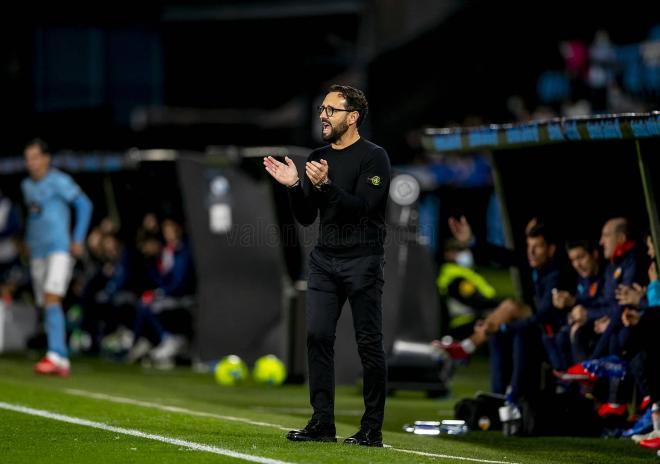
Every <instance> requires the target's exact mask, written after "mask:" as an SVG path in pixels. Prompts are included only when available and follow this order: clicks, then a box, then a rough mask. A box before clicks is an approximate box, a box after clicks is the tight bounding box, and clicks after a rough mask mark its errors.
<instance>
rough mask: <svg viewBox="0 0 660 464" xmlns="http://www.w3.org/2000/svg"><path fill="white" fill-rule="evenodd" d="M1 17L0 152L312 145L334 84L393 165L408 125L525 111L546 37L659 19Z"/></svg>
mask: <svg viewBox="0 0 660 464" xmlns="http://www.w3.org/2000/svg"><path fill="white" fill-rule="evenodd" d="M656 11H657V10H656ZM1 22H2V27H0V94H1V96H2V100H1V101H2V110H3V111H2V125H3V127H4V129H5V130H4V131H3V132H4V136H3V137H2V138H0V156H2V155H4V156H6V155H17V154H20V153H21V150H22V147H23V144H24V143H25V141H26V140H27V139H29V138H31V137H33V136H35V135H40V136H42V137H44V138H46V139H47V140H49V141H50V142H51V145H52V146H53V148H54V149H55V150H56V151H57V150H58V149H67V148H70V149H74V150H98V149H104V150H108V149H113V150H124V149H127V148H130V147H139V148H152V147H169V148H186V149H193V150H204V149H205V148H206V147H207V146H209V145H227V144H235V145H272V144H285V145H301V146H315V145H318V144H319V143H320V141H319V139H318V134H317V133H318V127H317V125H316V117H315V113H314V112H313V107H314V106H315V105H316V104H318V99H319V98H320V97H321V96H322V95H323V93H324V91H325V88H326V87H327V86H328V85H329V84H331V83H334V82H342V83H349V84H353V85H356V86H358V87H361V88H364V89H365V90H366V91H367V95H368V98H369V101H370V104H371V117H370V118H369V121H368V123H367V126H365V127H364V129H363V133H364V134H365V135H366V136H368V137H370V138H373V139H374V140H375V141H377V142H378V143H380V144H382V145H383V146H385V148H386V149H388V151H389V153H390V156H391V158H392V160H393V162H394V163H395V164H396V163H407V162H411V161H412V160H413V156H414V155H415V154H416V151H415V149H414V143H413V144H412V147H411V143H410V142H411V137H412V135H411V134H413V133H414V131H415V130H417V129H419V128H420V127H424V126H436V127H437V126H444V125H447V124H452V123H459V124H460V123H461V122H463V121H464V120H465V118H467V117H470V116H474V115H477V116H479V117H480V118H481V119H482V120H483V121H492V122H506V121H507V120H509V119H510V118H511V115H510V114H508V112H507V108H506V99H507V97H508V96H510V95H512V94H520V95H522V96H523V97H525V98H526V100H527V101H528V102H530V104H533V103H534V98H535V95H536V90H535V89H536V87H535V86H536V80H537V77H538V75H539V74H540V73H541V72H542V71H544V70H548V69H555V68H556V69H561V68H562V66H563V64H562V59H561V57H560V54H559V51H558V42H559V41H560V40H566V39H582V40H584V41H585V42H586V43H589V42H590V41H591V40H592V39H593V36H594V32H595V31H596V30H598V29H605V30H607V31H608V32H609V34H610V38H611V39H612V42H613V43H615V44H617V45H623V44H626V43H634V42H640V41H642V40H644V39H645V38H646V37H647V35H648V32H649V30H650V28H651V27H652V26H653V25H655V24H658V22H659V15H658V13H657V12H654V11H653V8H652V7H651V3H649V2H636V1H633V2H626V3H625V5H623V4H620V5H616V7H613V6H609V4H603V3H600V2H570V3H569V2H548V1H542V2H524V3H523V2H520V3H518V2H514V3H507V2H465V1H457V0H442V1H423V0H417V1H409V2H403V1H394V0H372V1H368V0H350V1H337V2H327V1H323V2H321V1H279V2H278V1H242V2H229V1H215V2H211V1H192V2H149V4H148V5H143V4H141V3H140V2H135V3H133V4H131V5H130V6H128V5H126V6H125V5H123V4H121V5H120V4H116V3H114V2H107V1H99V2H94V3H93V4H89V5H86V6H77V7H73V6H71V5H55V4H49V5H40V4H37V3H34V4H30V3H24V4H22V6H21V7H16V6H13V7H9V6H7V7H6V9H5V10H4V11H3V15H2V20H1Z"/></svg>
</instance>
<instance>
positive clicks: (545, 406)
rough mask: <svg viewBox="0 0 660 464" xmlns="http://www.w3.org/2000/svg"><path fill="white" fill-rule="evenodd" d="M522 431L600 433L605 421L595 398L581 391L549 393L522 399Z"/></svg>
mask: <svg viewBox="0 0 660 464" xmlns="http://www.w3.org/2000/svg"><path fill="white" fill-rule="evenodd" d="M519 407H520V412H521V415H522V426H521V430H520V434H521V435H526V436H533V435H536V436H538V435H560V436H572V437H578V436H579V437H593V436H599V435H600V434H601V432H602V430H603V423H602V420H601V418H600V416H598V413H597V412H596V408H595V407H594V403H593V401H592V400H590V399H587V398H585V397H584V396H582V395H580V394H578V393H562V394H555V393H545V394H541V395H539V396H538V397H537V398H535V399H534V400H528V399H524V398H523V399H521V400H520V402H519Z"/></svg>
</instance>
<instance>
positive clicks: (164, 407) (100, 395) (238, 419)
mask: <svg viewBox="0 0 660 464" xmlns="http://www.w3.org/2000/svg"><path fill="white" fill-rule="evenodd" d="M64 391H65V392H66V393H69V394H71V395H77V396H84V397H85V398H93V399H97V400H104V401H111V402H113V403H121V404H132V405H134V406H142V407H145V408H152V409H158V410H160V411H167V412H176V413H180V414H188V415H191V416H199V417H210V418H213V419H221V420H227V421H234V422H242V423H244V424H249V425H259V426H261V427H272V428H275V429H279V430H286V431H289V430H291V429H292V427H284V426H282V425H278V424H270V423H268V422H259V421H253V420H250V419H246V418H244V417H236V416H225V415H223V414H212V413H210V412H201V411H194V410H192V409H186V408H180V407H178V406H167V405H164V404H159V403H152V402H150V401H140V400H134V399H132V398H124V397H121V396H114V395H105V394H103V393H94V392H89V391H85V390H77V389H74V388H67V389H65V390H64Z"/></svg>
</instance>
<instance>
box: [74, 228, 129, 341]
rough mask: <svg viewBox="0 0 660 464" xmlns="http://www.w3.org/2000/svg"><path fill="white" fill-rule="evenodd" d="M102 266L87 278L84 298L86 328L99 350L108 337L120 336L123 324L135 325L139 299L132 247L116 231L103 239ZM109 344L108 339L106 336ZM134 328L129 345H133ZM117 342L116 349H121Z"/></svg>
mask: <svg viewBox="0 0 660 464" xmlns="http://www.w3.org/2000/svg"><path fill="white" fill-rule="evenodd" d="M101 251H102V255H101V259H102V262H101V266H99V268H98V270H97V272H96V274H95V275H94V276H93V277H92V278H91V279H90V280H89V281H88V282H87V285H86V286H85V290H84V292H83V295H82V298H81V305H82V307H83V324H82V328H83V329H84V330H85V331H86V332H87V333H89V335H90V336H91V346H90V352H92V353H98V352H99V350H100V348H101V340H102V339H104V337H111V338H112V339H113V340H114V339H115V338H120V337H119V336H120V335H123V332H125V330H122V333H121V334H115V331H117V330H119V329H120V328H125V327H130V328H132V327H133V321H134V313H135V311H134V309H133V308H134V307H135V303H136V296H135V289H134V286H133V283H134V279H133V273H134V271H135V269H134V263H133V260H132V259H131V254H130V253H129V250H127V249H126V247H124V245H123V243H122V242H121V240H119V238H118V237H117V236H116V235H114V234H109V235H104V236H103V237H102V239H101ZM105 342H106V344H107V342H108V339H106V340H105ZM132 342H133V336H132V332H131V334H130V338H129V339H128V340H127V341H126V344H127V345H128V346H126V347H125V348H126V349H128V348H130V346H131V345H132ZM121 348H122V347H121V346H117V347H115V349H117V350H120V349H121Z"/></svg>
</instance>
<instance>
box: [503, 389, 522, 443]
mask: <svg viewBox="0 0 660 464" xmlns="http://www.w3.org/2000/svg"><path fill="white" fill-rule="evenodd" d="M499 415H500V420H501V421H502V433H503V434H504V435H506V436H514V435H520V431H521V428H522V414H520V409H519V408H518V406H516V405H515V404H514V403H513V401H512V399H511V387H509V388H507V391H506V400H505V401H504V406H502V407H501V408H500V409H499Z"/></svg>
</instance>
